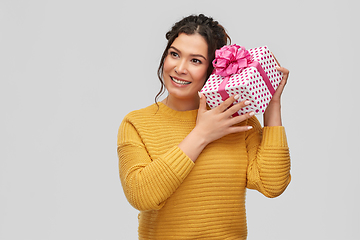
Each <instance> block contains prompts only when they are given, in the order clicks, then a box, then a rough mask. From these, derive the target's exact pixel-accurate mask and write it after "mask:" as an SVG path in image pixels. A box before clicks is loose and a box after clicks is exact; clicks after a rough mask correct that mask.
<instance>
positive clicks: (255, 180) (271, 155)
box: [246, 117, 291, 198]
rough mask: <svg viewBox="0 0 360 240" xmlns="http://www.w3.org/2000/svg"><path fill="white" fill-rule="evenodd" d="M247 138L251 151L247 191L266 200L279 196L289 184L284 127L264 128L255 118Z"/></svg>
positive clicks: (249, 153)
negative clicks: (264, 197) (259, 194)
mask: <svg viewBox="0 0 360 240" xmlns="http://www.w3.org/2000/svg"><path fill="white" fill-rule="evenodd" d="M248 124H250V125H252V126H253V129H252V130H250V131H248V133H247V136H246V147H247V151H248V159H249V163H248V169H247V188H249V189H256V190H258V191H259V192H261V193H262V194H264V195H265V196H266V197H270V198H273V197H277V196H279V195H280V194H282V193H283V192H284V191H285V189H286V187H287V186H288V184H289V183H290V180H291V176H290V153H289V148H288V144H287V139H286V135H285V129H284V127H282V126H278V127H264V128H261V125H260V123H259V122H258V120H257V118H256V117H252V118H251V119H249V123H248Z"/></svg>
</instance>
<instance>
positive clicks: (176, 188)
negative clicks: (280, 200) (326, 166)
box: [117, 103, 290, 240]
mask: <svg viewBox="0 0 360 240" xmlns="http://www.w3.org/2000/svg"><path fill="white" fill-rule="evenodd" d="M158 104H159V107H158V106H157V105H156V104H153V105H151V106H149V107H147V108H144V109H141V110H136V111H133V112H131V113H129V114H128V115H127V116H126V117H125V118H124V120H123V122H122V123H121V125H120V128H119V134H118V145H117V146H118V147H117V150H118V156H119V169H120V179H121V183H122V186H123V190H124V193H125V196H126V197H127V199H128V201H129V203H130V204H131V205H132V206H133V207H134V208H136V209H138V210H140V214H139V228H138V233H139V239H146V240H149V239H165V240H169V239H207V240H211V239H221V240H224V239H246V237H247V227H246V216H245V193H246V188H250V189H256V190H258V191H260V192H261V193H262V194H264V195H265V196H267V197H276V196H279V195H280V194H281V193H282V192H283V191H284V190H285V188H286V187H287V185H288V184H289V182H290V155H289V149H288V145H287V140H286V135H285V130H284V127H264V128H262V127H261V125H260V123H259V122H258V120H257V118H256V117H252V118H250V119H248V120H247V121H246V122H243V123H242V124H244V125H251V126H253V128H252V129H251V130H249V131H246V132H242V133H237V134H230V135H227V136H225V137H223V138H220V139H218V140H216V141H214V142H212V143H210V144H208V145H207V146H206V147H205V148H204V150H203V151H202V152H201V154H200V155H199V157H198V158H197V160H196V162H195V163H194V162H193V161H192V160H191V159H190V158H189V157H188V156H187V155H186V154H185V153H184V152H182V150H181V149H180V148H179V147H178V144H179V143H180V142H181V141H182V140H183V139H184V138H185V137H186V136H187V135H188V134H189V133H190V131H191V130H192V129H193V128H194V127H195V124H196V116H197V110H192V111H175V110H173V109H171V108H169V107H167V106H166V105H164V104H163V103H158ZM214 124H216V123H214Z"/></svg>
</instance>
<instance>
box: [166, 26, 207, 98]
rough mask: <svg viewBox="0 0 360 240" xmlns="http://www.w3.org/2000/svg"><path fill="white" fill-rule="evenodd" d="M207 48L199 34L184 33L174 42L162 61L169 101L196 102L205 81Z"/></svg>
mask: <svg viewBox="0 0 360 240" xmlns="http://www.w3.org/2000/svg"><path fill="white" fill-rule="evenodd" d="M207 54H208V46H207V43H206V41H205V39H204V38H203V37H202V36H201V35H199V34H192V35H187V34H184V33H181V34H179V36H178V37H177V38H176V39H175V40H174V42H173V43H172V45H171V46H170V48H169V50H168V55H167V57H166V58H165V61H164V67H163V79H164V83H165V86H166V89H167V90H168V92H169V98H171V100H179V101H183V100H188V101H189V100H190V101H198V93H197V92H198V91H200V89H201V88H202V86H203V85H204V83H205V81H206V76H207V69H208V66H209V60H208V55H207Z"/></svg>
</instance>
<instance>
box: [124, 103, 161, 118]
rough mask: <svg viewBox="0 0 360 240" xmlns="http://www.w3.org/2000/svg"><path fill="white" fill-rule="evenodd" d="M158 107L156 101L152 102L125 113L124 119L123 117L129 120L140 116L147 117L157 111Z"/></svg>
mask: <svg viewBox="0 0 360 240" xmlns="http://www.w3.org/2000/svg"><path fill="white" fill-rule="evenodd" d="M158 109H159V108H158V105H157V104H156V103H153V104H151V105H150V106H147V107H144V108H141V109H137V110H133V111H131V112H129V113H128V114H126V115H125V117H124V120H125V119H128V120H131V119H137V118H141V119H144V118H148V117H150V116H153V115H154V114H155V113H156V112H157V111H158Z"/></svg>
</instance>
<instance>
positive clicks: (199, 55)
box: [169, 46, 207, 60]
mask: <svg viewBox="0 0 360 240" xmlns="http://www.w3.org/2000/svg"><path fill="white" fill-rule="evenodd" d="M170 48H173V49H174V50H175V51H177V52H179V53H181V51H180V50H179V49H177V48H176V47H173V46H171V47H170ZM170 48H169V49H170ZM190 56H192V57H201V58H203V59H205V60H207V59H206V57H204V56H203V55H201V54H190Z"/></svg>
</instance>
